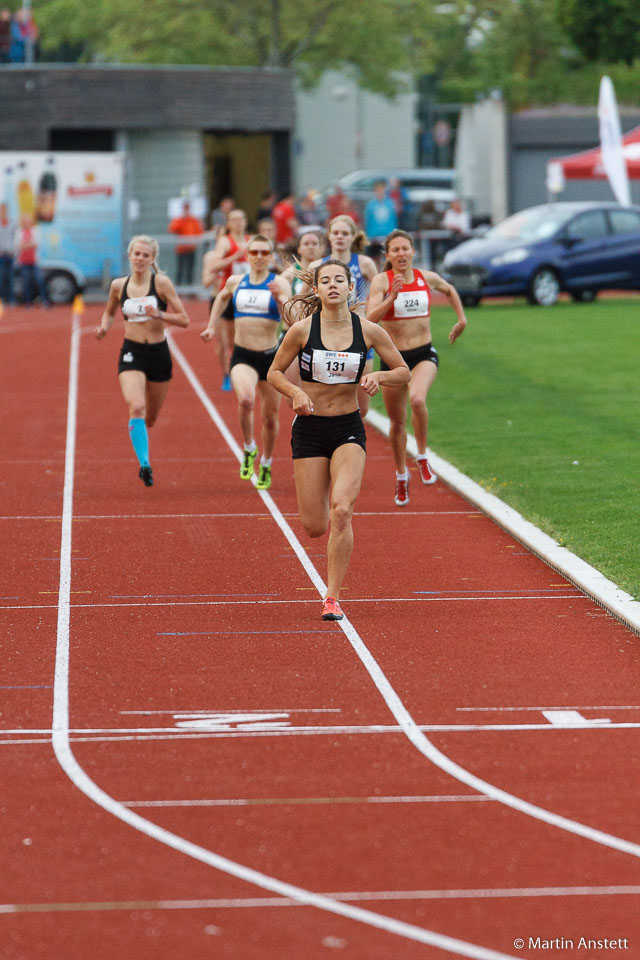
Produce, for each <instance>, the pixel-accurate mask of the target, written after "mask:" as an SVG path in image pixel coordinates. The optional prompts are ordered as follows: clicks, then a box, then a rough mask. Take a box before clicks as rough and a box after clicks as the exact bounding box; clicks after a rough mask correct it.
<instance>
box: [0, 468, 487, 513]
mask: <svg viewBox="0 0 640 960" xmlns="http://www.w3.org/2000/svg"><path fill="white" fill-rule="evenodd" d="M6 462H7V461H6V460H5V461H4V463H6ZM25 462H27V463H31V462H32V461H25ZM44 462H45V463H48V462H50V461H44ZM180 462H181V463H184V460H182V461H180ZM353 515H354V517H398V516H404V517H452V516H472V517H482V516H483V513H482V512H481V511H480V510H413V511H406V510H403V511H402V513H401V514H400V513H399V512H398V511H396V512H394V511H393V510H360V511H358V510H356V511H355V512H354V514H353ZM283 516H284V517H293V518H295V517H297V516H298V514H297V513H283ZM237 517H240V518H242V519H245V518H246V519H255V520H268V519H269V517H268V515H267V514H266V513H88V514H77V515H76V516H75V517H74V518H73V522H74V523H78V521H80V520H194V519H195V520H218V519H222V520H224V519H226V518H229V519H235V518H237ZM61 519H62V518H61V517H60V515H58V514H56V515H55V516H53V515H43V516H40V515H37V514H32V515H29V516H24V517H22V516H16V515H15V514H13V515H11V516H5V517H3V516H0V520H55V521H57V522H60V520H61Z"/></svg>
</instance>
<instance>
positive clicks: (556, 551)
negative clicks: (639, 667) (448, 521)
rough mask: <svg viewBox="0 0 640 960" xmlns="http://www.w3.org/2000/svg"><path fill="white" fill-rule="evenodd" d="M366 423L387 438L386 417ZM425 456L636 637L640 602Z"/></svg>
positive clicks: (433, 456) (411, 441)
mask: <svg viewBox="0 0 640 960" xmlns="http://www.w3.org/2000/svg"><path fill="white" fill-rule="evenodd" d="M366 420H367V423H370V424H371V426H372V427H375V429H376V430H379V431H380V432H381V433H383V434H384V435H385V436H387V437H388V436H389V420H388V418H387V417H385V416H383V415H382V414H380V413H378V412H377V411H376V410H369V412H368V414H367V417H366ZM407 451H408V453H410V454H411V456H413V457H415V455H416V453H417V449H416V441H415V438H414V437H412V436H411V435H408V437H407ZM428 453H429V463H430V464H431V465H432V466H433V468H434V470H435V472H436V473H437V475H438V476H439V477H441V478H442V480H444V482H445V483H446V484H448V485H449V486H450V487H452V488H453V489H454V490H455V491H456V492H457V493H459V494H461V495H462V496H463V497H464V498H465V500H469V501H470V502H471V503H473V504H474V505H475V506H477V507H479V508H480V510H482V512H483V513H485V514H486V515H487V516H489V517H491V518H492V519H493V520H495V521H496V523H498V524H499V525H500V526H501V527H503V528H504V529H505V530H507V531H508V532H509V533H510V534H511V535H512V536H513V537H515V538H516V540H520V542H521V543H523V544H524V545H525V546H527V547H528V548H529V549H530V550H531V551H533V553H535V554H536V555H537V556H539V557H540V558H541V559H542V560H544V562H545V563H548V564H549V566H550V567H553V569H554V570H557V571H558V572H559V573H561V574H562V575H563V576H565V577H566V578H567V579H568V580H570V581H571V582H572V583H573V584H575V586H577V587H579V588H580V589H581V590H583V591H584V592H585V593H586V594H588V595H589V596H590V597H592V599H593V600H595V601H596V602H597V603H599V604H601V605H602V606H603V607H604V608H605V609H606V610H608V611H609V612H610V613H612V614H613V616H614V617H617V618H618V619H619V620H621V621H622V622H623V623H624V624H626V626H628V627H630V629H631V630H634V631H635V632H636V633H638V634H640V602H638V601H637V600H634V599H633V597H632V596H630V595H629V594H628V593H625V592H624V590H621V589H620V588H619V587H618V586H616V584H615V583H612V582H611V580H607V578H606V577H605V576H603V574H601V573H600V571H599V570H596V569H595V568H594V567H592V566H590V565H589V564H588V563H585V561H584V560H581V559H580V557H577V556H576V555H575V554H574V553H571V551H569V550H567V549H565V547H561V546H560V544H558V543H556V541H555V540H553V539H552V538H551V537H549V536H547V534H546V533H543V532H542V530H539V529H538V528H537V527H536V526H534V524H533V523H530V522H529V521H528V520H525V519H524V517H523V516H522V515H521V514H519V513H518V512H517V510H514V509H513V508H512V507H508V506H507V504H506V503H503V502H502V500H500V499H499V498H498V497H496V496H494V495H493V494H492V493H487V491H486V490H483V489H482V487H481V486H480V485H479V484H477V483H476V482H475V481H474V480H471V479H469V477H467V476H465V474H464V473H461V472H460V470H458V469H457V468H456V467H454V466H452V464H450V463H449V462H448V461H447V460H443V458H442V457H439V456H438V454H437V453H434V452H433V451H432V450H429V451H428Z"/></svg>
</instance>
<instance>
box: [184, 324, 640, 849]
mask: <svg viewBox="0 0 640 960" xmlns="http://www.w3.org/2000/svg"><path fill="white" fill-rule="evenodd" d="M172 342H173V341H172ZM174 352H175V353H176V357H177V360H178V363H179V364H180V366H181V367H182V370H183V372H184V374H185V376H186V377H187V379H188V381H189V383H190V384H191V386H192V387H193V389H194V391H195V393H196V395H197V396H198V397H199V398H200V400H201V401H202V403H203V406H204V407H205V410H206V411H207V412H208V413H209V416H210V417H211V419H212V420H213V422H214V423H215V424H216V426H217V427H218V429H219V431H220V432H221V433H222V435H223V437H224V439H225V440H226V442H227V444H228V445H229V447H230V448H231V450H232V451H233V452H234V453H235V455H236V457H237V459H238V460H240V459H241V456H242V453H241V450H240V447H239V445H238V444H237V443H236V441H235V439H234V437H233V436H232V434H231V432H230V431H229V429H228V427H227V426H226V424H225V423H224V421H223V420H222V418H221V416H220V414H219V413H218V411H217V409H216V408H215V406H214V405H213V403H212V402H211V400H210V399H209V397H208V396H207V394H206V393H205V391H204V389H203V387H202V385H201V383H200V381H199V380H198V378H197V377H196V375H195V373H194V372H193V370H192V368H191V366H190V364H189V363H188V361H187V360H186V358H185V356H184V354H183V353H182V351H181V350H180V349H179V348H178V347H177V346H176V345H175V344H174ZM461 476H462V475H461ZM253 482H254V485H255V482H256V480H255V478H254V480H253ZM256 492H257V494H258V496H259V497H260V498H261V499H262V502H263V503H264V504H265V505H266V506H267V509H268V510H269V511H270V513H271V515H272V516H273V518H274V520H275V521H276V523H277V524H278V526H279V527H280V530H281V531H282V533H283V534H284V536H285V537H286V538H287V540H288V541H289V544H290V545H291V546H292V547H293V549H294V551H295V553H296V556H298V558H299V560H300V563H301V564H302V566H303V568H304V570H305V571H306V573H307V575H308V577H309V579H310V580H311V582H312V583H313V585H314V586H315V587H316V589H317V590H318V593H319V594H320V596H324V594H325V591H326V586H325V584H324V582H323V580H322V578H321V576H320V574H319V573H318V571H317V570H316V569H315V567H314V566H313V564H312V563H311V561H310V560H309V558H308V557H307V555H306V553H305V551H304V548H303V547H302V545H301V543H300V541H299V540H298V538H297V537H296V535H295V534H294V532H293V530H292V529H291V527H290V526H289V524H288V523H287V521H286V520H285V519H284V517H283V515H282V513H281V512H280V510H279V508H278V506H277V505H276V503H275V501H274V500H273V498H272V497H271V495H270V494H269V493H268V492H267V491H265V490H257V491H256ZM530 526H532V525H530ZM432 602H438V601H437V600H436V601H432ZM462 602H464V600H463V601H462ZM336 626H337V627H338V628H339V629H340V630H342V632H343V633H344V635H345V637H346V638H347V640H348V641H349V643H350V644H351V646H352V647H353V649H354V651H355V652H356V654H357V656H358V657H359V659H360V661H361V663H362V664H363V666H364V667H365V669H366V670H367V672H368V674H369V676H370V677H371V679H372V681H373V683H374V685H375V686H376V688H377V690H378V692H379V693H380V695H381V696H382V698H383V700H384V701H385V703H386V704H387V706H388V707H389V710H390V711H391V713H392V714H393V716H394V717H395V718H396V720H397V721H398V723H399V725H400V727H401V728H402V730H403V731H404V733H405V735H406V737H407V739H408V740H409V741H410V742H411V743H413V745H414V746H415V747H416V749H417V750H418V751H419V752H420V753H421V754H422V755H423V756H424V757H426V758H427V759H428V760H430V761H431V762H432V763H433V764H434V766H436V767H438V768H439V769H441V770H443V771H444V772H445V773H448V774H450V775H451V776H452V777H454V779H456V780H459V781H460V782H461V783H465V784H466V785H467V786H469V787H471V788H472V789H473V790H477V791H478V792H479V793H484V794H486V795H487V796H489V797H492V798H493V799H494V800H498V801H499V802H500V803H503V804H504V805H505V806H507V807H510V808H511V809H513V810H516V811H517V812H518V813H523V814H526V815H527V816H530V817H532V818H533V819H535V820H540V821H542V822H543V823H546V824H547V825H549V826H553V827H558V828H559V829H561V830H564V831H566V832H567V833H571V834H574V835H575V836H579V837H582V838H584V839H586V840H591V841H593V842H594V843H598V844H601V845H602V846H605V847H610V848H611V849H613V850H618V851H620V852H622V853H627V854H629V855H631V856H634V857H640V844H637V843H633V842H632V841H630V840H625V839H623V838H621V837H616V836H613V834H609V833H606V832H605V831H604V830H598V829H596V828H595V827H590V826H587V825H586V824H583V823H579V822H578V821H576V820H571V819H569V818H568V817H563V816H561V815H559V814H556V813H553V812H552V811H550V810H546V809H544V808H543V807H539V806H537V805H536V804H534V803H530V802H529V801H528V800H523V799H522V798H521V797H517V796H515V795H514V794H511V793H508V792H507V791H506V790H502V789H500V788H499V787H496V786H494V785H493V784H491V783H489V782H488V781H486V780H482V779H481V778H480V777H478V776H476V775H475V774H473V773H471V772H470V771H469V770H466V769H465V768H464V767H462V766H460V764H458V763H455V761H453V760H451V759H450V758H449V757H447V756H446V754H444V753H443V752H442V751H441V750H439V749H438V748H437V747H436V746H435V745H434V744H433V743H432V742H431V741H430V740H429V739H428V738H427V737H425V735H424V733H423V732H422V731H421V730H420V729H419V727H418V726H417V724H416V722H415V721H414V719H413V717H412V716H411V714H410V713H409V711H408V710H407V708H406V707H405V705H404V703H403V702H402V700H401V699H400V697H399V696H398V694H397V693H396V691H395V689H394V688H393V687H392V685H391V683H390V682H389V680H388V679H387V677H386V675H385V673H384V672H383V670H382V669H381V667H380V666H379V664H378V662H377V661H376V660H375V658H374V657H373V655H372V654H371V652H370V650H369V649H368V647H367V646H366V644H365V643H364V641H363V640H362V638H361V637H360V635H359V634H358V632H357V631H356V629H355V627H354V626H353V624H352V623H351V621H350V620H349V618H348V616H346V615H345V616H344V618H343V619H342V620H338V621H336Z"/></svg>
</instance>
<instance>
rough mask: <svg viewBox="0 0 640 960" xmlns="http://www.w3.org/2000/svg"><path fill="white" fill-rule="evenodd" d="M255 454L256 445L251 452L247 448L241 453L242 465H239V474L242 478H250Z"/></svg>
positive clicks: (256, 452)
mask: <svg viewBox="0 0 640 960" xmlns="http://www.w3.org/2000/svg"><path fill="white" fill-rule="evenodd" d="M257 456H258V448H257V447H254V449H253V450H252V451H251V452H249V451H248V450H245V451H244V453H243V455H242V466H241V467H240V476H241V477H242V479H243V480H251V477H252V476H253V461H254V460H255V458H256V457H257Z"/></svg>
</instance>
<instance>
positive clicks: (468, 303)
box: [460, 293, 480, 307]
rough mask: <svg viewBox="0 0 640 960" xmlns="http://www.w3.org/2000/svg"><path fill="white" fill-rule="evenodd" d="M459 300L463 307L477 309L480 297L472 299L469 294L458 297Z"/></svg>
mask: <svg viewBox="0 0 640 960" xmlns="http://www.w3.org/2000/svg"><path fill="white" fill-rule="evenodd" d="M460 299H461V300H462V303H463V305H464V306H465V307H477V306H479V305H480V297H474V296H472V295H471V294H469V293H467V294H465V295H464V296H463V297H460Z"/></svg>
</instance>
